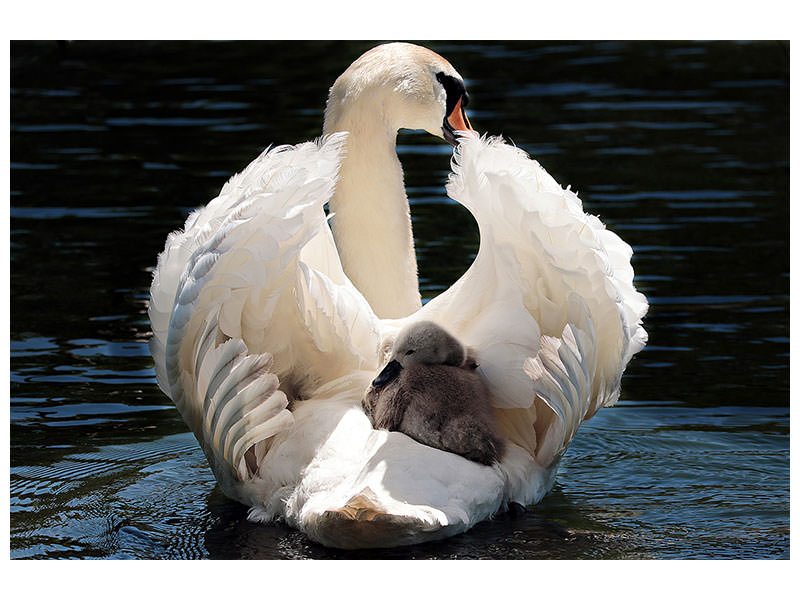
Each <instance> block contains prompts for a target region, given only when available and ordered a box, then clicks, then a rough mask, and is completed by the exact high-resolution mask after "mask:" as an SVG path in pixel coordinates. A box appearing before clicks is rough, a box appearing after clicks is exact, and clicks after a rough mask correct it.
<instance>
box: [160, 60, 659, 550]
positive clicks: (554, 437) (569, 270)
mask: <svg viewBox="0 0 800 600" xmlns="http://www.w3.org/2000/svg"><path fill="white" fill-rule="evenodd" d="M365 57H366V59H365ZM365 57H362V58H361V59H359V61H356V63H354V65H353V66H351V68H350V69H348V71H347V72H346V73H345V75H343V76H342V77H341V78H340V79H339V80H337V83H336V84H335V85H334V88H332V91H331V101H329V107H328V111H327V112H326V132H327V133H328V135H326V136H325V137H324V138H322V139H321V140H319V141H318V142H316V143H310V142H309V143H304V144H300V145H298V146H293V147H290V146H284V147H279V148H275V149H273V150H268V151H265V152H264V153H263V154H262V155H261V156H259V157H258V158H257V159H256V160H255V161H253V162H252V163H251V164H250V165H249V166H248V167H247V168H246V169H245V170H244V171H243V172H242V173H240V174H238V175H236V176H234V177H233V178H231V180H230V181H229V182H228V183H227V184H226V185H225V186H224V187H223V189H222V191H221V192H220V195H219V196H218V197H217V198H215V199H214V200H213V201H211V202H210V203H209V204H208V205H207V206H206V207H204V208H201V209H200V210H198V211H197V212H195V213H193V214H192V215H190V217H189V218H188V219H187V221H186V224H185V226H184V229H183V231H181V232H176V233H173V234H171V235H170V236H169V238H168V239H167V243H166V247H165V250H164V252H163V253H162V254H161V255H160V256H159V261H158V268H157V270H156V273H155V276H154V278H153V284H152V288H151V303H150V309H149V311H150V318H151V321H152V327H153V338H152V340H151V342H150V347H151V351H152V354H153V358H154V360H155V365H156V374H157V377H158V383H159V386H160V387H161V389H162V390H163V391H164V393H166V394H167V395H169V396H170V397H171V398H172V399H173V401H174V402H175V405H176V406H177V407H178V409H179V410H180V412H181V414H182V416H183V418H184V419H185V420H186V422H187V424H188V425H189V426H190V427H191V429H192V431H193V432H194V434H195V435H196V436H197V439H198V441H199V442H200V444H201V446H202V448H203V450H204V452H205V453H206V455H207V457H208V459H209V463H210V464H211V467H212V469H213V470H214V473H215V475H216V477H217V480H218V481H219V483H220V485H221V487H222V489H223V491H224V492H225V493H226V494H227V495H229V496H230V497H232V498H235V499H237V500H239V501H241V502H243V503H245V504H247V505H248V506H250V507H251V510H250V517H251V518H253V519H256V520H263V521H266V520H271V519H275V518H282V519H284V520H285V521H286V522H287V523H289V524H290V525H292V526H294V527H297V528H299V529H300V530H302V531H304V532H306V533H307V534H308V535H309V536H310V537H311V538H312V539H314V540H317V541H319V542H321V543H323V544H327V545H331V546H337V547H372V546H393V545H400V544H409V543H415V542H419V541H424V540H428V539H436V538H441V537H445V536H448V535H452V534H455V533H458V532H461V531H464V530H466V529H468V528H469V527H470V526H472V525H474V524H475V523H477V522H479V521H481V520H483V519H485V518H488V517H490V516H491V515H492V514H494V513H495V512H497V511H498V510H500V509H502V508H504V507H505V506H507V505H508V503H510V502H518V503H521V504H530V503H533V502H537V501H538V500H540V499H541V498H542V496H543V495H544V494H545V493H546V492H547V490H548V489H549V488H550V486H551V485H552V482H553V478H554V476H555V471H556V468H557V465H558V461H559V459H560V457H561V455H562V454H563V453H564V451H565V450H566V448H567V446H568V445H569V443H570V441H571V440H572V438H573V436H574V435H575V433H576V431H577V429H578V426H579V425H580V423H581V422H583V421H584V420H586V419H588V418H590V417H591V416H592V415H594V414H595V412H596V411H597V410H598V409H599V408H601V407H602V406H608V405H610V404H613V403H614V402H615V401H616V399H617V398H618V396H619V386H620V379H621V376H622V371H623V370H624V368H625V365H626V364H627V363H628V361H629V360H630V358H631V357H632V356H633V354H635V353H636V352H638V351H639V350H640V349H641V348H642V347H643V346H644V343H645V341H646V333H645V331H644V329H643V328H642V327H641V319H642V317H643V316H644V314H645V312H646V310H647V303H646V301H645V299H644V297H643V296H642V295H641V294H639V293H638V292H636V291H635V289H634V287H633V283H632V281H633V270H632V268H631V266H630V257H631V254H632V252H631V249H630V247H629V246H628V245H627V244H625V243H624V242H623V241H622V240H621V239H620V238H619V237H617V236H616V235H615V234H613V233H611V232H609V231H608V230H606V229H605V227H604V226H603V224H602V223H601V222H600V221H599V220H598V219H597V218H595V217H592V216H589V215H586V214H585V213H584V212H583V210H582V206H581V202H580V200H579V199H578V197H577V196H576V195H575V194H574V193H573V192H571V191H569V190H564V189H562V188H561V186H559V185H558V184H557V183H556V182H555V181H554V180H553V179H552V177H550V176H549V175H548V174H547V173H546V172H545V170H544V169H543V168H542V167H541V166H540V165H539V164H538V163H537V162H536V161H534V160H531V159H530V158H529V157H528V156H527V155H526V154H525V153H524V152H522V151H521V150H519V149H517V148H514V147H511V146H509V145H507V144H506V143H504V142H503V141H502V140H500V139H494V138H492V139H487V138H481V137H478V136H477V135H475V134H464V137H462V138H461V143H460V145H459V146H458V149H457V152H456V154H455V156H454V160H453V173H452V174H451V176H450V181H449V182H448V184H447V192H448V195H449V196H450V197H451V198H453V199H454V200H455V201H457V202H460V203H461V204H463V205H464V206H466V207H467V208H468V209H469V210H470V212H471V213H472V214H473V215H474V217H475V219H476V221H477V222H478V225H479V229H480V236H481V241H480V250H479V252H478V256H477V257H476V259H475V261H474V263H473V264H472V265H471V266H470V268H469V269H468V270H467V272H466V273H465V274H464V275H463V276H462V277H461V278H460V279H459V280H458V281H457V282H456V283H455V284H454V285H453V286H452V287H451V288H450V289H449V290H447V291H445V292H444V293H442V294H441V295H440V296H438V297H437V298H435V299H433V300H432V301H430V302H429V303H428V304H426V305H425V306H424V307H422V308H418V309H417V307H416V305H415V303H417V304H418V298H419V292H418V287H417V283H416V271H415V268H416V267H415V265H414V268H413V269H410V267H409V263H408V257H407V255H404V256H402V257H399V258H398V260H397V262H396V265H393V264H385V263H391V261H392V260H393V258H397V257H395V256H394V255H395V254H396V253H397V252H396V251H391V252H390V251H388V250H387V249H386V247H383V248H377V249H376V248H373V247H372V246H368V245H367V244H375V241H374V240H370V239H368V237H369V235H371V234H375V231H377V232H378V235H377V237H378V239H386V244H387V247H399V248H403V244H404V243H406V244H407V243H408V236H407V229H408V228H409V227H410V221H408V222H406V220H405V219H406V218H407V217H408V206H407V202H406V200H405V193H404V190H402V189H397V181H398V177H397V173H398V170H399V168H400V166H399V162H397V160H396V155H395V154H394V149H393V148H394V139H393V138H391V139H388V140H386V139H384V138H385V137H386V136H385V135H384V136H377V134H376V133H375V131H376V130H377V129H378V124H377V123H380V122H385V121H386V120H387V119H386V118H384V117H385V116H384V115H381V114H380V113H379V109H378V108H376V107H377V106H382V107H384V108H383V109H382V110H386V109H385V106H386V103H385V102H382V101H381V94H394V95H396V94H397V93H398V89H400V93H402V94H405V95H408V94H415V93H416V94H418V95H419V94H422V95H424V94H427V93H428V92H425V93H424V94H423V92H419V91H415V90H416V89H418V88H419V89H422V88H420V86H417V88H415V87H414V86H413V85H412V86H409V85H405V86H400V87H398V86H399V84H398V80H397V78H398V77H400V78H411V79H413V80H414V81H415V82H416V81H417V80H418V79H419V78H421V77H422V78H424V77H426V76H427V77H429V78H430V79H431V80H433V81H435V79H434V76H435V74H436V73H438V72H444V73H445V74H447V75H451V76H454V77H457V76H458V74H457V73H456V72H455V70H453V69H452V67H451V66H450V65H449V63H447V62H446V61H444V59H442V58H441V57H438V56H437V55H435V54H434V53H432V52H430V51H428V50H425V49H421V48H418V47H416V46H411V45H407V44H390V45H385V46H380V47H378V48H377V49H374V50H373V51H371V52H370V53H367V55H365ZM409 65H410V66H409ZM359 69H360V70H359ZM365 69H366V70H365ZM373 75H374V78H373V79H374V81H373V79H370V77H372V76H373ZM378 75H379V76H378ZM354 81H355V82H357V90H358V93H359V94H360V95H356V98H357V102H354V103H353V104H352V105H351V106H349V107H348V106H347V105H346V103H345V105H343V106H333V107H332V103H334V102H341V98H344V97H345V96H346V94H345V93H344V92H342V89H341V86H351V87H352V86H354V85H355V84H354V83H353V82H354ZM403 81H405V80H403ZM337 86H339V87H337ZM371 86H372V87H371ZM422 87H424V86H422ZM373 88H374V89H373ZM348 89H350V88H348ZM353 89H355V88H353ZM409 89H410V90H411V91H410V92H409ZM425 89H427V88H425ZM434 89H435V87H434ZM350 91H351V94H350V95H351V97H353V94H354V92H353V90H350ZM378 92H380V93H378ZM428 95H429V96H430V98H423V100H424V102H428V103H431V105H432V106H433V108H431V107H427V108H424V109H419V110H420V111H421V112H423V113H425V112H426V111H427V114H428V116H427V117H424V118H423V117H420V118H421V119H422V122H421V125H422V126H423V128H426V129H428V130H429V131H432V133H437V134H438V132H437V131H433V130H432V129H435V125H434V124H433V123H434V121H435V120H436V119H439V120H440V121H439V122H441V119H442V118H444V119H447V118H448V115H445V114H444V113H445V106H444V102H445V100H446V99H445V98H443V97H442V94H441V93H440V92H439V91H436V92H435V93H433V94H428ZM392 97H394V96H392ZM370 99H372V100H373V101H374V102H373V103H372V104H371V103H370V102H368V100H370ZM423 100H420V99H419V98H415V99H414V101H415V102H417V103H419V102H422V103H423V104H424V102H423ZM397 102H399V101H397ZM403 102H405V100H404V101H403ZM401 104H402V102H401ZM406 104H407V102H406ZM404 106H405V105H404ZM371 107H372V108H371ZM439 108H441V110H439ZM404 110H407V107H406V109H404ZM337 111H338V112H337ZM342 114H346V115H347V117H346V118H345V117H342ZM359 118H360V121H359ZM425 119H427V121H426V120H425ZM332 122H333V123H346V124H347V126H348V127H349V129H347V130H346V131H340V128H339V127H334V126H333V125H330V124H331V123H332ZM416 125H417V126H419V125H420V123H417V124H416ZM398 126H402V123H401V124H400V125H397V124H396V123H389V125H388V127H389V129H390V130H391V129H392V128H394V133H396V127H398ZM371 139H372V141H373V144H374V145H375V147H376V150H375V151H374V152H371V153H365V148H367V147H368V146H369V143H370V140H371ZM386 145H389V146H390V149H391V156H389V155H388V154H387V153H386V148H385V146H386ZM365 156H369V157H370V158H369V160H367V159H366V158H364V157H365ZM395 163H396V164H395ZM399 173H400V175H399V185H400V186H401V187H402V172H401V171H400V172H399ZM339 177H341V178H342V181H338V178H339ZM375 182H383V184H382V185H383V186H384V187H386V188H387V189H378V188H377V187H376V186H377V185H378V184H377V183H375ZM359 186H361V187H359ZM364 186H372V188H373V189H372V194H373V195H378V196H380V199H378V200H375V202H376V203H378V204H380V203H381V202H386V203H388V205H390V206H392V207H393V208H392V210H393V211H394V212H391V211H390V212H391V214H388V213H387V216H386V217H385V219H384V220H383V221H381V222H376V221H375V219H377V218H378V217H377V216H375V215H378V214H380V211H377V212H375V213H374V215H373V212H371V210H370V209H365V210H364V211H356V210H355V209H354V206H353V202H355V199H359V198H362V197H364V198H368V197H370V189H365V188H364ZM342 194H346V196H347V197H342ZM361 201H362V202H363V200H361ZM326 202H330V203H331V207H332V208H333V210H334V211H336V215H335V216H333V219H339V221H338V222H336V223H335V226H334V231H335V233H336V241H334V237H333V235H332V232H331V228H330V227H329V224H328V219H327V218H326V215H325V212H324V209H323V206H324V205H325V203H326ZM399 204H402V206H399V207H398V205H399ZM373 208H374V207H373ZM339 209H341V210H339ZM350 215H352V217H351V216H350ZM365 215H366V216H365ZM370 215H373V216H371V217H370ZM365 219H366V220H367V222H368V226H370V227H373V228H374V229H375V231H367V232H364V231H361V228H363V227H364V226H365V225H364V221H365ZM369 219H372V221H369ZM364 236H367V237H364ZM392 236H393V237H392ZM345 238H346V239H347V241H346V242H342V241H341V240H344V239H345ZM389 238H392V239H389ZM404 240H405V242H404ZM359 243H360V244H362V245H364V246H363V247H362V248H361V250H360V253H359V252H357V248H358V246H357V244H359ZM393 244H394V246H393ZM337 247H340V252H341V247H346V248H347V251H346V252H345V253H343V254H341V257H340V252H337ZM402 252H405V250H403V251H402ZM384 255H385V259H384V258H382V256H384ZM411 255H412V257H413V246H412V248H411ZM376 256H377V257H378V258H377V259H376ZM370 261H372V262H373V263H376V264H368V263H369V262H370ZM376 261H377V262H376ZM356 263H357V264H356ZM343 265H344V266H343ZM382 265H383V266H384V267H385V269H386V270H387V271H388V274H386V275H385V276H386V277H388V278H392V277H393V278H394V279H395V280H396V279H401V280H402V283H403V285H405V286H407V287H408V286H410V288H411V289H409V290H408V293H407V294H404V295H403V297H402V298H400V297H397V302H396V303H395V304H394V305H393V304H392V303H391V302H392V297H393V295H392V293H387V292H382V291H381V290H382V289H384V287H385V286H382V285H380V284H381V281H382V280H381V277H383V276H384V275H383V274H382V271H381V266H382ZM395 267H396V268H395ZM371 269H372V270H371ZM350 272H357V279H360V280H362V281H363V280H366V281H368V282H369V284H365V286H366V287H370V292H369V293H370V294H371V296H370V297H371V298H372V300H371V302H374V304H375V305H376V306H377V305H380V306H382V307H386V309H385V310H384V311H383V314H384V315H386V314H388V313H387V311H388V312H389V313H391V312H397V313H400V314H403V315H407V316H404V317H403V318H392V319H388V318H384V319H382V318H379V317H378V316H377V315H376V313H375V311H373V308H372V307H371V305H370V302H368V301H367V300H366V299H365V296H364V294H362V292H361V291H359V290H358V289H356V287H355V286H354V285H353V283H351V279H352V278H351V277H348V275H347V273H350ZM398 273H400V275H398ZM412 276H413V278H412ZM386 285H387V286H388V285H389V284H388V283H387V284H386ZM392 285H394V283H393V284H392ZM376 294H377V296H376ZM400 304H402V306H400ZM412 310H413V311H414V312H411V311H412ZM409 313H411V314H409ZM388 316H391V317H397V316H398V315H397V314H389V315H388ZM416 319H427V320H431V321H434V322H437V323H439V324H441V325H442V326H444V327H445V328H446V329H448V330H449V331H451V332H452V333H453V334H454V335H456V336H457V337H458V338H459V339H460V340H461V341H462V342H464V343H465V344H466V345H468V346H471V347H472V348H474V349H475V350H476V352H477V355H478V361H479V363H480V367H479V369H478V373H479V375H480V376H481V377H482V378H483V379H484V381H485V382H486V383H487V386H488V387H489V390H490V393H491V395H492V400H493V403H494V405H495V406H496V409H497V414H498V420H499V423H500V426H501V429H502V432H503V435H504V436H505V437H506V439H507V440H508V443H507V450H506V453H505V455H504V458H503V460H502V462H501V463H500V464H499V465H495V466H492V467H487V466H483V465H479V464H477V463H474V462H470V461H468V460H466V459H464V458H462V457H460V456H456V455H453V454H449V453H446V452H443V451H440V450H437V449H434V448H430V447H427V446H423V445H420V444H418V443H416V442H414V441H413V440H411V439H410V438H408V437H406V436H405V435H403V434H401V433H397V432H387V431H375V430H373V429H372V427H371V425H370V422H369V420H368V418H367V417H366V415H364V413H363V412H362V410H361V406H360V402H361V397H362V395H363V392H364V390H365V388H366V386H367V385H368V384H369V382H370V381H371V379H372V378H374V376H375V374H376V372H377V370H378V368H379V367H380V365H381V361H382V360H383V354H382V344H385V343H386V340H387V339H391V337H392V336H393V335H394V333H395V332H396V331H397V330H398V328H399V327H401V326H402V325H403V324H404V323H406V322H408V320H416Z"/></svg>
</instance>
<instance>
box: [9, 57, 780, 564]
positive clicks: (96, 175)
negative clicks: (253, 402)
mask: <svg viewBox="0 0 800 600" xmlns="http://www.w3.org/2000/svg"><path fill="white" fill-rule="evenodd" d="M426 45H428V46H430V47H431V48H433V49H434V50H436V51H438V52H439V53H441V54H443V55H444V56H445V57H447V58H448V59H449V60H450V61H451V62H452V63H453V64H454V65H455V67H456V68H457V69H458V70H459V71H460V72H461V73H462V74H463V75H464V76H465V77H466V80H467V87H468V89H469V90H470V94H471V97H472V101H471V104H470V108H471V109H472V110H471V113H470V118H471V120H472V123H473V126H474V127H476V129H478V130H480V131H487V132H490V133H493V134H503V135H505V136H506V137H508V138H509V139H511V140H513V141H514V142H515V143H516V144H517V145H518V146H520V147H522V148H524V149H525V150H526V151H528V152H529V153H530V154H531V155H532V156H533V157H534V158H536V159H538V160H539V161H540V162H541V163H542V165H543V166H544V167H545V168H546V169H548V170H549V171H550V173H552V174H553V175H554V176H555V177H556V179H558V180H559V181H560V182H561V183H562V185H567V184H570V185H571V186H572V188H573V189H575V190H577V191H578V192H579V195H580V197H581V198H582V199H583V202H584V207H585V209H586V210H587V211H588V212H591V213H593V214H597V215H599V216H600V217H601V218H602V219H603V220H604V221H605V222H606V223H607V224H608V226H609V227H610V228H611V229H612V230H614V231H616V232H617V233H619V234H620V235H621V236H622V237H623V238H624V239H625V240H626V241H627V242H629V243H630V244H631V245H632V246H633V248H634V250H635V255H634V258H633V264H634V268H635V270H636V273H637V276H636V284H637V286H638V288H639V289H640V290H641V291H642V292H644V293H645V294H646V295H647V296H648V298H649V300H650V303H651V309H650V313H649V314H648V316H647V319H646V322H645V324H646V328H647V329H648V331H649V333H650V343H649V345H648V346H647V347H646V348H645V350H644V351H643V352H642V353H640V354H639V355H637V357H636V358H634V360H633V362H632V363H631V365H630V366H629V368H628V370H627V372H626V375H625V378H624V380H623V392H622V397H621V400H620V402H619V403H618V404H617V406H616V407H614V408H611V409H604V410H602V411H600V413H599V414H598V415H597V416H596V417H594V418H593V419H592V420H590V421H589V422H587V423H585V424H584V425H583V426H582V428H581V430H580V432H579V433H578V435H577V437H576V439H575V441H574V442H573V444H572V446H571V447H570V449H569V451H568V452H567V454H566V455H565V457H564V460H563V461H562V467H561V470H560V473H559V477H558V480H557V483H556V485H555V487H554V489H553V491H552V492H551V493H550V494H549V495H548V496H547V497H546V498H545V499H544V500H543V501H542V502H541V503H540V504H538V505H537V506H535V507H530V508H528V510H527V512H526V513H525V514H524V515H522V516H519V517H517V518H512V517H511V516H508V515H501V516H498V517H497V518H495V519H494V520H492V521H488V522H484V523H481V524H479V525H478V526H476V527H475V528H474V529H472V530H471V531H469V532H468V533H466V534H463V535H460V536H457V537H454V538H452V539H449V540H445V541H442V542H437V543H430V544H424V545H420V546H416V547H413V548H404V549H396V550H386V551H379V552H374V551H371V552H368V553H367V552H342V551H333V550H329V549H326V548H323V547H320V546H318V545H315V544H313V543H310V542H309V541H308V540H307V539H306V538H305V537H304V536H303V535H302V534H300V533H298V532H295V531H292V530H290V529H289V528H287V527H284V526H282V525H274V526H264V525H255V524H252V523H248V522H247V521H246V520H245V509H244V508H243V507H241V506H240V505H238V504H237V503H235V502H233V501H230V500H228V499H226V498H225V497H224V496H223V495H222V494H221V492H220V491H219V489H218V488H217V487H216V485H215V482H214V478H213V476H212V475H211V472H210V470H209V468H208V466H207V464H206V461H205V458H204V456H203V454H202V452H201V450H200V449H199V447H198V445H197V443H196V442H195V440H194V438H193V437H192V435H191V434H190V433H188V431H187V428H186V426H185V425H184V424H183V422H182V420H181V418H180V416H179V415H178V413H177V411H176V410H175V409H174V408H173V406H172V404H171V403H170V401H169V400H168V399H167V398H166V397H165V396H163V395H162V394H161V392H160V391H159V390H158V388H157V386H156V383H155V377H154V374H153V370H152V360H151V358H150V356H149V354H148V350H147V346H146V342H147V340H148V338H149V323H148V319H147V314H146V307H147V297H148V288H149V284H150V278H151V273H152V267H153V265H154V264H155V260H156V255H157V253H158V252H159V251H160V250H161V249H162V248H163V243H164V240H165V238H166V236H167V234H168V233H169V232H170V231H172V230H174V229H177V228H179V227H181V226H182V224H183V221H184V219H185V217H186V215H187V214H188V213H189V211H191V210H192V209H193V208H195V207H196V206H198V205H199V204H203V203H205V202H207V201H208V200H209V199H211V198H212V197H214V196H215V195H216V193H217V191H218V190H219V188H220V187H221V185H222V184H223V183H224V181H225V180H226V179H227V178H228V177H229V176H230V175H232V174H233V173H234V172H236V171H238V170H240V169H241V168H242V167H244V166H245V165H246V164H247V163H248V162H249V161H250V160H252V159H253V158H254V157H255V156H256V155H257V154H258V153H259V152H260V150H261V149H262V148H263V147H264V146H266V145H267V144H270V143H294V142H299V141H302V140H305V139H310V138H313V137H315V136H317V135H318V134H319V131H320V128H321V124H322V117H321V113H322V109H323V107H324V101H325V97H326V93H327V88H328V87H329V85H330V84H331V83H332V82H333V80H334V79H335V77H336V76H337V75H338V74H339V73H340V72H341V71H342V70H343V69H344V68H346V66H347V65H348V64H349V63H350V62H351V61H352V60H353V59H354V58H356V57H357V56H358V55H359V54H360V53H361V52H362V51H364V50H366V49H367V48H369V47H371V46H372V44H371V43H358V42H347V43H334V42H316V43H289V44H286V43H281V44H277V43H257V44H256V43H203V44H199V43H167V44H164V43H85V42H76V43H71V44H61V45H59V44H56V43H44V42H42V43H13V44H12V46H11V160H12V164H11V208H10V210H11V221H10V222H11V374H10V375H11V490H10V503H11V556H12V557H14V558H90V557H98V558H333V557H337V558H338V557H344V558H356V557H362V556H367V557H371V558H390V557H417V558H433V557H437V558H478V557H490V558H592V557H597V558H787V557H788V555H789V329H788V321H789V318H788V306H789V248H788V243H789V218H788V217H789V196H788V185H789V162H788V160H789V158H788V156H789V145H788V144H789V129H788V124H789V120H788V119H789V112H788V62H789V58H788V45H786V44H780V43H768V42H761V43H719V42H717V43H688V42H680V43H678V42H676V43H641V42H624V43H621V42H601V43H594V42H571V43H557V42H537V43H522V42H513V43H512V42H507V43H495V42H479V43H443V42H436V43H428V44H426ZM398 148H399V152H400V154H401V160H402V162H403V164H404V167H405V169H406V183H407V185H408V190H409V197H410V200H411V204H412V206H411V210H412V215H413V219H414V233H415V237H416V243H417V250H418V256H419V259H420V260H419V267H420V275H421V285H422V290H423V294H424V296H425V297H426V298H431V297H433V296H435V295H436V294H437V293H439V292H440V291H441V290H443V289H445V288H446V287H447V286H449V285H450V284H451V283H452V282H453V281H455V280H456V278H457V277H458V276H459V275H460V274H461V273H462V272H463V271H464V270H465V269H466V268H467V266H468V265H469V263H470V262H471V260H472V258H473V257H474V254H475V252H476V251H477V246H478V233H477V227H476V225H475V224H474V222H473V221H472V219H471V217H470V215H469V214H468V213H467V211H466V210H465V209H463V208H462V207H461V206H459V205H456V204H454V203H452V202H451V201H449V200H448V199H447V198H446V196H445V194H444V190H443V184H444V181H445V178H446V175H447V172H448V169H449V158H450V150H449V148H448V146H446V145H444V144H442V143H441V142H440V141H438V140H436V139H433V138H431V137H430V136H427V135H419V134H412V133H401V135H400V137H399V140H398Z"/></svg>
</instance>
